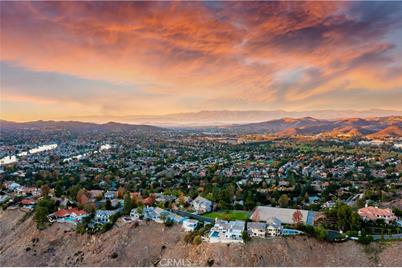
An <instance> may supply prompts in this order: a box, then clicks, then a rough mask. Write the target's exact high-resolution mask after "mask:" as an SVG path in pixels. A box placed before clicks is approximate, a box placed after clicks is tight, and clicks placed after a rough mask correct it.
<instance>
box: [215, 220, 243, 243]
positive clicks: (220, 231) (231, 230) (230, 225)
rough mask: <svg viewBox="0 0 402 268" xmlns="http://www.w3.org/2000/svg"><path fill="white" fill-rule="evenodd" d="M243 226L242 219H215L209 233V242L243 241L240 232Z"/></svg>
mask: <svg viewBox="0 0 402 268" xmlns="http://www.w3.org/2000/svg"><path fill="white" fill-rule="evenodd" d="M244 228H245V222H244V221H231V222H228V221H224V220H216V221H215V225H214V227H212V228H211V231H210V233H209V236H208V237H209V242H211V243H235V242H243V238H242V233H243V231H244Z"/></svg>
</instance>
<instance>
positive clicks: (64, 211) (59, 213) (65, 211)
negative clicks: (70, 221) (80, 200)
mask: <svg viewBox="0 0 402 268" xmlns="http://www.w3.org/2000/svg"><path fill="white" fill-rule="evenodd" d="M73 213H74V214H75V215H76V216H82V215H86V214H88V213H87V212H86V211H85V210H79V209H78V208H71V209H60V210H58V211H56V212H55V213H54V215H55V216H56V217H58V218H63V217H67V216H70V215H71V214H73Z"/></svg>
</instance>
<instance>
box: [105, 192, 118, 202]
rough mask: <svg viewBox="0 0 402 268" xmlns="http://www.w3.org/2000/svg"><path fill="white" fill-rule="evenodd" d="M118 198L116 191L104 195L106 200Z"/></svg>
mask: <svg viewBox="0 0 402 268" xmlns="http://www.w3.org/2000/svg"><path fill="white" fill-rule="evenodd" d="M115 196H116V193H115V191H107V192H106V193H105V195H104V197H105V199H109V200H112V199H114V197H115Z"/></svg>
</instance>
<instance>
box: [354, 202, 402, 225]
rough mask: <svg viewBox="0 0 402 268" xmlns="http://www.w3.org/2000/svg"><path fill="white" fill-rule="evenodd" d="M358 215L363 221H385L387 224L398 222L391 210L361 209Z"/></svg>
mask: <svg viewBox="0 0 402 268" xmlns="http://www.w3.org/2000/svg"><path fill="white" fill-rule="evenodd" d="M358 214H359V216H360V217H361V218H362V219H363V220H370V221H374V220H378V219H384V220H385V222H386V223H389V222H391V221H395V220H397V217H396V216H395V214H394V213H392V211H391V209H389V208H377V207H371V206H370V207H364V208H361V209H359V211H358Z"/></svg>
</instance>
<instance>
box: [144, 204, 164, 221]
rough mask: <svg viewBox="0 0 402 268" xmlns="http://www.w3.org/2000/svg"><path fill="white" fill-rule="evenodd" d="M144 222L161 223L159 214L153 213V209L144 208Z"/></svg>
mask: <svg viewBox="0 0 402 268" xmlns="http://www.w3.org/2000/svg"><path fill="white" fill-rule="evenodd" d="M143 215H144V220H150V221H161V220H160V215H159V213H156V212H155V208H153V207H145V208H144V210H143Z"/></svg>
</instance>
